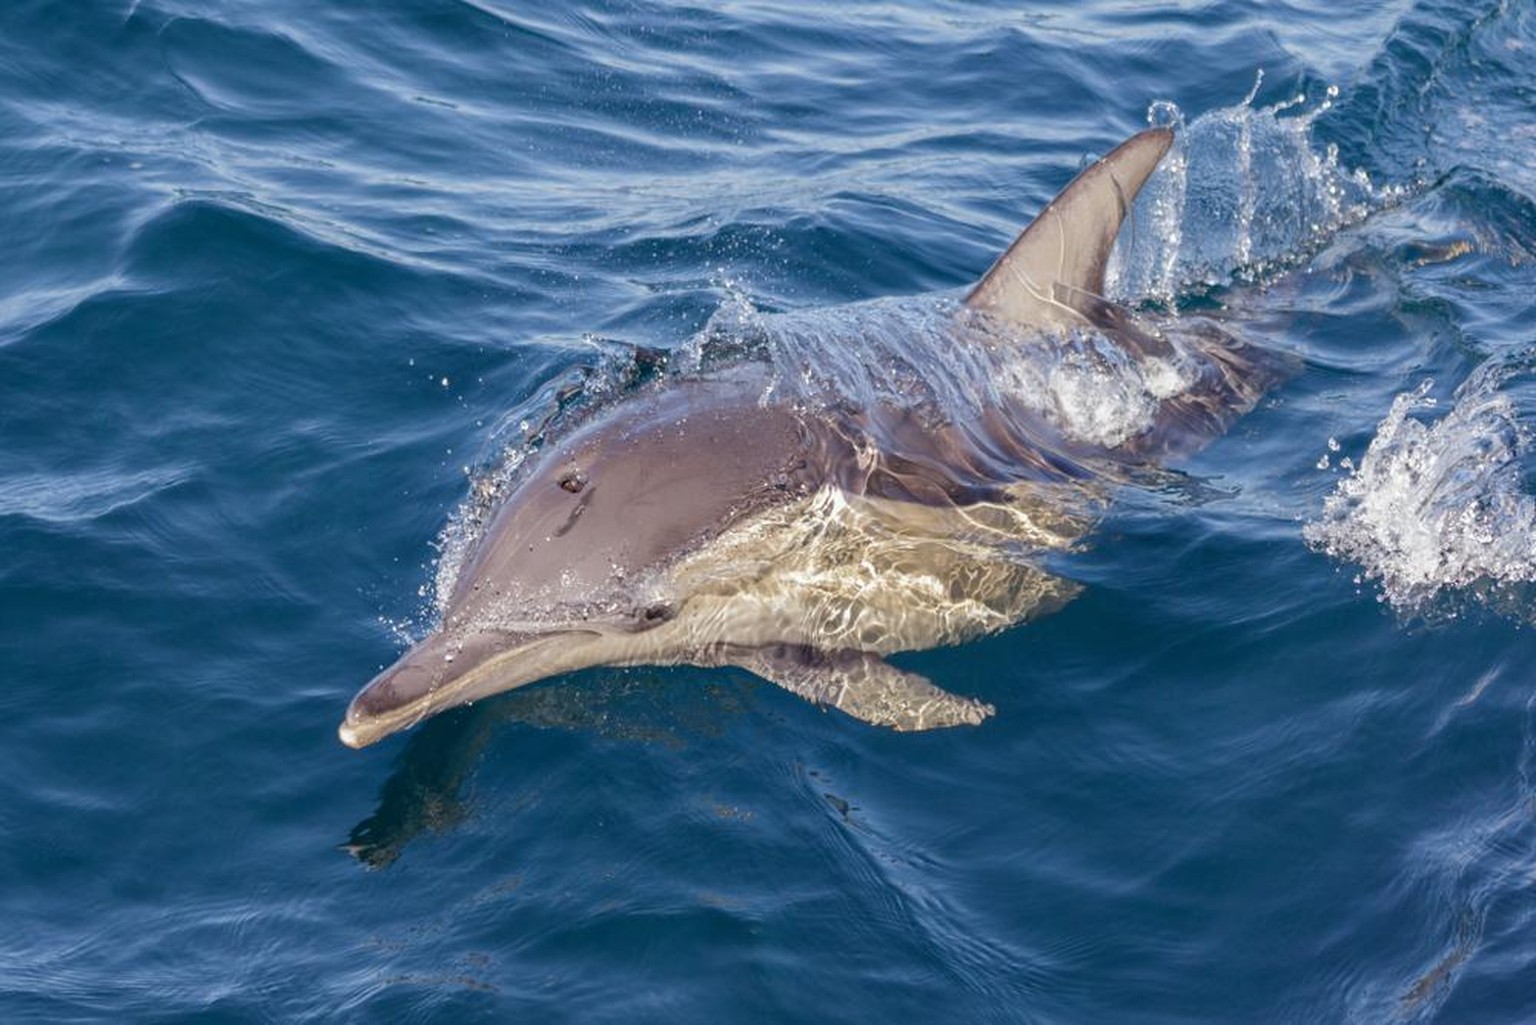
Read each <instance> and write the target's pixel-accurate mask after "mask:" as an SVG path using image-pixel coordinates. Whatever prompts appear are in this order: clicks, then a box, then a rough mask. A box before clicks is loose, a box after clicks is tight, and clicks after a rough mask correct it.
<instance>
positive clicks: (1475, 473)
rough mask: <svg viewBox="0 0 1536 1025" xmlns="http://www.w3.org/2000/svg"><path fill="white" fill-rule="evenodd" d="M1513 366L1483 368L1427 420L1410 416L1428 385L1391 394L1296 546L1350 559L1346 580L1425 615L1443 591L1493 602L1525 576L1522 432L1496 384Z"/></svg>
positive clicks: (1535, 534) (1535, 553)
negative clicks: (1352, 576) (1356, 457)
mask: <svg viewBox="0 0 1536 1025" xmlns="http://www.w3.org/2000/svg"><path fill="white" fill-rule="evenodd" d="M1528 370H1529V368H1526V371H1527V372H1528ZM1521 372H1522V371H1521V368H1519V367H1518V366H1516V365H1513V364H1510V363H1503V362H1498V363H1488V364H1484V366H1482V367H1481V368H1479V369H1478V371H1477V372H1476V373H1474V374H1473V375H1472V376H1471V377H1470V378H1468V379H1467V381H1466V382H1465V383H1464V384H1463V385H1462V386H1461V387H1460V388H1459V389H1457V391H1456V394H1455V396H1454V397H1453V401H1452V406H1451V409H1450V411H1449V412H1448V413H1446V414H1445V415H1444V416H1443V417H1441V418H1440V419H1439V420H1438V421H1434V422H1429V421H1426V420H1423V419H1420V417H1422V416H1424V415H1425V414H1427V413H1430V412H1432V411H1434V410H1435V409H1436V408H1437V402H1436V400H1435V399H1434V398H1433V397H1431V395H1430V388H1431V387H1432V382H1430V381H1425V382H1424V383H1423V384H1421V385H1420V386H1419V387H1418V388H1416V389H1414V390H1413V391H1411V392H1408V393H1405V394H1403V395H1399V396H1398V397H1397V399H1396V400H1395V401H1394V402H1393V403H1392V408H1391V410H1390V411H1389V412H1388V413H1387V416H1386V419H1384V420H1383V421H1382V422H1381V425H1380V427H1378V428H1377V431H1376V436H1375V437H1374V438H1373V439H1372V440H1371V443H1370V446H1369V448H1368V449H1367V450H1366V452H1365V455H1364V456H1363V457H1362V458H1361V459H1360V462H1359V465H1358V466H1357V467H1353V466H1351V465H1350V464H1349V462H1348V461H1347V460H1346V461H1344V462H1342V463H1341V464H1340V466H1341V468H1342V469H1344V470H1345V472H1346V474H1347V476H1344V477H1343V478H1342V479H1340V480H1339V482H1338V485H1337V487H1336V488H1335V489H1334V492H1333V494H1332V495H1330V496H1329V497H1328V498H1327V500H1326V501H1325V502H1324V503H1323V509H1322V513H1321V515H1320V516H1319V518H1318V519H1316V520H1315V521H1313V522H1311V523H1309V524H1307V525H1306V527H1305V528H1304V531H1303V532H1304V534H1305V536H1306V538H1307V541H1308V542H1309V543H1310V544H1311V545H1312V546H1313V547H1314V548H1316V549H1317V550H1319V551H1322V552H1326V553H1327V554H1329V555H1331V556H1333V557H1334V558H1336V559H1341V560H1344V561H1346V562H1353V563H1356V564H1358V565H1359V566H1360V567H1361V576H1360V577H1359V578H1358V579H1360V580H1361V581H1362V582H1363V581H1364V580H1372V581H1376V582H1379V584H1380V587H1381V599H1382V600H1383V601H1386V602H1388V603H1390V604H1391V605H1392V606H1393V607H1394V608H1396V609H1398V610H1399V611H1403V612H1410V613H1424V612H1428V611H1431V610H1432V607H1433V603H1434V602H1435V599H1436V598H1437V597H1438V596H1440V595H1441V594H1443V593H1445V592H1447V591H1449V590H1456V591H1469V592H1470V593H1474V594H1479V595H1480V596H1486V597H1488V598H1497V597H1498V594H1497V591H1498V590H1499V589H1501V588H1502V589H1505V590H1506V591H1507V589H1508V588H1510V587H1511V586H1513V585H1518V584H1525V583H1531V582H1536V498H1533V497H1532V496H1531V495H1530V494H1529V493H1528V492H1527V491H1526V489H1525V487H1524V481H1523V477H1524V465H1523V464H1524V462H1525V460H1526V458H1527V457H1528V455H1529V454H1530V450H1531V432H1530V431H1529V429H1528V428H1527V427H1526V426H1525V425H1524V424H1523V423H1522V422H1521V420H1520V417H1519V414H1518V412H1517V409H1516V407H1515V404H1514V402H1513V401H1512V400H1511V397H1510V395H1509V394H1508V393H1507V390H1506V386H1507V385H1508V384H1509V383H1510V382H1511V381H1512V380H1513V378H1514V377H1515V376H1516V375H1517V374H1518V373H1521ZM1320 465H1322V464H1321V463H1320ZM1490 584H1491V585H1493V589H1494V590H1493V592H1490V593H1488V594H1487V595H1483V593H1482V592H1480V591H1479V590H1478V589H1479V588H1480V587H1482V586H1484V585H1490Z"/></svg>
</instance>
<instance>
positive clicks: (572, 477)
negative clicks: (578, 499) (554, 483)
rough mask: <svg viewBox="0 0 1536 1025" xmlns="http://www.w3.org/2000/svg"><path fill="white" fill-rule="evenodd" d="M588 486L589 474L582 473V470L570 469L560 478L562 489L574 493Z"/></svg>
mask: <svg viewBox="0 0 1536 1025" xmlns="http://www.w3.org/2000/svg"><path fill="white" fill-rule="evenodd" d="M586 486H587V475H586V474H584V473H582V472H581V471H580V470H576V469H572V470H570V471H568V472H567V473H566V474H565V476H563V477H561V478H560V487H561V489H562V490H565V491H569V492H570V493H571V494H573V495H575V494H579V493H580V492H581V489H582V488H584V487H586Z"/></svg>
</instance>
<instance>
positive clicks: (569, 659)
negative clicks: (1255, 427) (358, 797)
mask: <svg viewBox="0 0 1536 1025" xmlns="http://www.w3.org/2000/svg"><path fill="white" fill-rule="evenodd" d="M1173 141H1174V136H1173V132H1172V130H1170V129H1168V128H1152V129H1148V130H1146V131H1142V132H1140V133H1139V134H1137V135H1134V136H1133V137H1131V138H1130V139H1128V140H1126V141H1125V142H1124V143H1122V144H1121V145H1120V146H1118V147H1117V148H1116V149H1114V150H1113V151H1112V152H1110V153H1109V154H1108V155H1107V156H1105V157H1104V158H1103V159H1101V160H1099V161H1097V162H1096V163H1094V164H1092V165H1090V166H1089V167H1087V168H1086V169H1085V170H1083V171H1082V172H1081V173H1080V174H1079V175H1077V177H1076V178H1075V179H1074V180H1073V181H1072V182H1071V183H1070V184H1069V185H1068V186H1067V187H1066V188H1065V190H1064V191H1062V192H1061V194H1060V195H1058V196H1057V197H1056V199H1055V200H1053V201H1052V202H1051V203H1050V204H1049V205H1048V206H1046V207H1045V209H1044V210H1043V211H1041V213H1040V214H1039V215H1038V216H1037V217H1036V218H1035V219H1034V221H1033V222H1032V223H1031V224H1030V225H1029V226H1028V227H1027V228H1025V229H1024V231H1023V232H1022V234H1020V235H1019V236H1018V238H1017V239H1016V240H1015V241H1014V242H1013V244H1012V245H1011V246H1009V248H1008V249H1007V250H1006V251H1005V252H1004V253H1003V254H1002V255H1001V256H1000V257H999V258H998V259H997V261H996V262H995V263H994V264H993V266H992V267H991V269H990V270H988V271H987V273H986V274H985V275H984V276H983V277H982V279H981V280H980V282H978V283H977V284H976V285H975V287H974V288H972V289H971V290H970V291H969V292H968V293H967V294H966V295H965V296H964V298H963V300H961V301H959V302H953V301H951V302H949V303H948V304H947V305H946V304H944V303H940V304H939V305H938V306H937V307H936V309H937V310H938V312H937V313H931V314H930V318H932V317H937V318H938V321H939V322H940V327H941V329H942V341H943V343H944V344H945V345H948V346H951V347H952V348H951V352H952V355H953V359H946V360H945V363H946V364H952V367H951V369H952V374H951V376H952V377H953V380H952V381H951V382H950V383H951V384H952V385H953V386H954V387H953V391H954V392H955V394H956V395H958V396H961V397H960V398H957V399H955V400H954V402H953V403H951V408H943V406H944V403H943V402H936V401H935V400H934V396H933V395H932V394H930V395H929V396H928V397H927V399H923V398H922V397H921V396H920V397H919V398H916V399H913V400H911V401H904V400H903V399H902V397H901V396H900V395H899V394H895V395H893V394H884V393H879V392H877V391H868V392H867V393H865V394H858V395H852V396H849V395H839V394H830V395H828V394H822V393H818V392H816V391H815V390H814V389H811V390H807V389H803V388H802V389H799V390H796V389H795V388H792V387H789V386H787V385H786V383H785V382H786V380H787V379H789V378H792V377H793V376H794V375H793V374H791V373H787V372H786V370H785V368H784V367H782V366H777V365H775V363H774V361H773V360H771V359H770V360H762V359H755V358H739V359H736V360H735V361H734V362H729V363H726V364H725V365H722V366H714V367H705V368H701V369H698V370H695V371H692V372H687V373H675V374H668V375H663V376H661V377H660V378H659V379H656V380H653V381H651V382H649V383H648V384H644V385H641V386H639V387H638V388H636V389H634V390H633V391H632V392H631V393H630V394H629V395H628V396H626V397H624V398H622V399H621V400H619V401H617V402H614V403H612V404H610V405H607V406H606V407H604V408H600V409H598V410H596V411H595V412H593V413H592V414H591V415H590V416H589V417H588V418H587V419H586V420H585V422H582V423H579V424H578V425H577V426H576V427H575V428H574V429H573V430H571V431H570V432H569V433H568V434H566V435H565V436H564V437H561V438H559V439H558V440H551V441H548V442H547V443H545V444H544V445H543V446H542V447H541V448H539V449H538V450H537V451H536V452H534V453H533V454H532V455H531V456H530V457H529V458H528V459H527V461H526V462H525V463H524V464H523V465H522V466H521V467H519V470H518V476H517V477H516V479H515V480H514V481H513V483H512V484H511V485H510V487H509V489H508V491H507V494H506V495H505V497H504V499H503V500H502V501H501V502H500V505H499V506H498V507H497V508H496V509H495V511H494V514H493V515H492V516H491V517H490V519H489V523H488V526H486V528H485V529H484V532H483V533H482V534H481V536H480V539H479V540H478V542H477V545H476V547H475V549H474V550H473V552H472V554H471V555H470V556H469V557H468V559H467V560H466V561H465V562H464V564H463V565H462V567H461V568H460V570H459V573H458V576H457V578H456V581H455V583H454V585H453V587H452V590H451V593H450V594H449V596H448V598H447V601H446V603H445V607H444V610H443V614H442V621H441V625H440V626H439V627H438V628H437V629H436V630H435V631H433V632H432V633H431V634H430V635H429V636H427V637H426V638H425V639H424V640H422V641H421V642H420V643H419V644H417V645H416V646H415V647H413V648H411V649H410V650H409V651H407V652H406V653H405V654H404V656H403V657H401V658H400V659H399V661H397V662H396V663H395V664H394V665H392V666H390V667H389V668H388V669H385V670H384V671H383V672H382V673H380V674H379V675H378V676H376V677H375V678H374V679H373V680H372V681H371V682H369V683H368V684H367V685H366V686H365V687H364V688H363V689H362V690H361V691H360V692H359V693H358V694H357V696H356V697H355V698H354V699H353V700H352V702H351V705H350V706H349V707H348V709H347V712H346V718H345V720H344V721H343V722H342V724H341V727H340V730H339V732H340V737H341V740H342V742H343V743H345V744H347V745H349V746H351V747H363V746H366V745H368V744H372V743H374V742H375V741H377V740H379V739H381V738H383V737H385V736H388V735H390V734H392V733H395V732H397V731H400V730H404V729H407V728H409V727H411V726H413V725H415V724H416V723H419V722H420V721H421V720H423V719H425V718H427V717H428V716H431V715H434V714H436V713H438V712H440V711H443V710H445V709H448V708H452V707H454V706H457V705H463V704H466V703H469V702H473V701H476V700H479V699H481V698H485V697H489V696H491V695H494V694H498V693H501V692H503V691H508V690H511V689H513V688H516V687H522V686H525V685H527V684H530V683H534V682H535V681H539V680H544V679H547V678H550V677H554V676H559V675H561V674H565V673H570V672H574V671H577V670H580V669H585V668H589V667H594V666H636V665H693V666H704V667H713V666H736V667H739V668H743V669H746V670H748V671H749V672H752V673H754V674H756V675H758V676H760V677H762V678H763V679H766V680H768V681H771V682H772V683H775V684H777V685H779V686H781V687H783V688H785V689H787V690H789V691H791V692H793V693H795V694H798V695H800V696H801V697H804V698H806V699H808V700H810V701H812V702H815V703H817V704H819V705H823V706H831V707H834V708H837V709H839V710H841V711H842V712H844V713H846V714H848V715H850V716H852V717H854V718H856V719H860V720H863V721H864V722H867V723H871V724H874V725H877V726H882V727H888V728H892V729H896V730H927V729H934V728H941V727H953V726H960V725H969V724H977V723H980V722H982V721H983V720H984V719H986V718H987V717H988V716H990V715H992V714H993V713H994V709H993V707H992V706H991V705H989V704H986V703H984V702H982V701H979V700H976V699H974V698H970V697H964V696H960V695H955V694H951V693H949V692H947V691H944V690H942V689H940V688H939V687H938V686H936V685H935V684H934V683H933V682H931V681H930V680H928V679H926V678H924V677H922V676H920V675H918V674H916V673H913V672H910V671H908V670H905V669H901V668H898V667H896V666H894V665H892V664H891V663H889V662H888V661H886V656H888V655H891V654H893V653H897V652H902V651H910V650H922V649H928V648H934V647H939V646H944V645H953V644H959V643H962V642H965V641H968V640H971V639H973V638H976V637H979V636H982V635H985V634H989V633H993V632H996V631H999V630H1002V629H1004V628H1007V627H1010V626H1013V625H1015V624H1017V623H1021V622H1024V621H1026V620H1028V619H1030V618H1032V617H1034V616H1037V615H1039V614H1042V613H1045V612H1049V611H1051V610H1053V609H1055V608H1058V607H1060V606H1061V605H1062V604H1064V603H1065V602H1066V601H1068V600H1069V599H1070V598H1071V597H1072V596H1073V595H1074V594H1075V593H1076V592H1077V590H1078V586H1077V585H1076V584H1073V583H1071V582H1070V581H1067V580H1064V579H1061V578H1059V577H1057V576H1054V575H1052V574H1050V573H1048V572H1046V571H1045V570H1044V569H1043V568H1041V566H1040V562H1041V556H1042V555H1043V554H1046V553H1049V552H1052V551H1061V550H1065V549H1069V548H1071V547H1072V546H1073V545H1074V544H1075V543H1076V542H1077V541H1078V540H1079V539H1080V538H1082V537H1083V536H1084V535H1085V534H1086V533H1087V532H1088V530H1089V529H1090V528H1091V525H1092V523H1093V520H1094V516H1093V508H1094V507H1095V504H1096V501H1097V497H1096V496H1097V494H1098V493H1099V491H1100V489H1101V488H1102V486H1103V482H1105V481H1109V482H1113V481H1114V480H1116V479H1126V478H1129V477H1133V476H1134V474H1135V472H1136V468H1137V467H1140V466H1143V465H1155V462H1156V461H1157V460H1160V459H1164V458H1166V457H1168V456H1169V455H1171V454H1176V453H1179V452H1182V451H1187V450H1189V449H1190V448H1192V447H1193V445H1196V444H1199V443H1201V442H1203V441H1204V440H1206V439H1208V438H1210V437H1213V436H1215V434H1216V433H1218V432H1219V431H1220V430H1222V429H1224V427H1225V426H1226V424H1228V423H1229V422H1230V421H1231V420H1232V419H1233V418H1234V417H1236V416H1237V415H1240V414H1241V413H1243V412H1246V411H1247V410H1248V409H1249V408H1251V407H1252V405H1253V404H1254V403H1255V402H1256V401H1257V399H1258V396H1259V395H1260V394H1262V392H1263V390H1264V389H1265V388H1266V387H1268V385H1269V384H1270V383H1272V379H1273V374H1271V373H1270V372H1269V371H1268V370H1267V369H1266V364H1265V362H1264V360H1263V359H1262V357H1261V356H1260V355H1258V354H1256V353H1255V352H1254V351H1253V350H1252V349H1251V348H1250V347H1249V346H1247V345H1246V343H1242V342H1240V341H1238V340H1236V339H1234V338H1232V337H1231V336H1229V335H1227V334H1226V333H1225V332H1223V331H1222V330H1220V329H1219V328H1217V327H1215V326H1212V325H1210V324H1208V323H1193V322H1191V321H1190V319H1189V318H1184V319H1180V318H1171V319H1170V320H1168V322H1167V323H1164V324H1161V325H1159V324H1156V323H1150V322H1148V321H1147V319H1146V317H1144V316H1140V315H1132V314H1131V313H1129V312H1128V311H1126V310H1124V309H1122V308H1120V307H1118V306H1116V305H1114V304H1112V303H1110V302H1109V301H1107V300H1106V299H1105V298H1103V294H1104V291H1105V288H1104V276H1105V264H1106V261H1107V259H1108V257H1109V254H1110V251H1111V248H1112V247H1113V245H1114V242H1115V239H1116V236H1117V234H1118V232H1119V230H1120V227H1121V223H1122V221H1123V219H1124V218H1125V216H1126V214H1127V212H1128V210H1129V208H1130V205H1131V204H1132V202H1133V201H1134V200H1135V198H1136V196H1137V194H1138V192H1139V191H1140V190H1141V188H1142V185H1143V184H1144V183H1145V182H1146V180H1147V179H1148V177H1149V176H1150V175H1151V174H1152V172H1153V171H1154V170H1155V169H1156V168H1157V166H1158V164H1159V162H1160V161H1161V160H1162V158H1163V156H1164V154H1165V153H1166V152H1167V151H1168V149H1169V147H1170V145H1171V144H1172V143H1173ZM839 309H842V308H839ZM898 312H899V311H898ZM851 319H853V320H855V321H856V320H857V316H853V317H852V318H851ZM1174 321H1177V323H1174ZM893 358H896V359H899V358H900V356H899V354H898V355H897V356H895V357H893ZM1041 367H1044V368H1045V370H1044V371H1041V370H1040V368H1041ZM1069 370H1070V371H1072V372H1074V373H1077V374H1078V375H1079V378H1080V379H1081V380H1083V381H1087V382H1089V383H1090V384H1091V383H1092V382H1095V381H1097V382H1106V381H1107V382H1111V383H1114V382H1120V383H1121V384H1123V383H1124V381H1126V380H1132V381H1133V382H1139V384H1136V387H1135V388H1133V389H1132V392H1134V397H1135V398H1136V399H1137V401H1140V402H1142V403H1143V404H1144V405H1145V406H1146V410H1145V412H1146V415H1145V417H1143V418H1142V420H1141V421H1137V422H1134V423H1132V424H1131V425H1130V426H1129V427H1125V426H1124V425H1122V426H1121V428H1120V429H1118V431H1117V430H1107V431H1106V430H1105V429H1103V425H1101V424H1097V423H1096V422H1095V421H1094V418H1093V417H1092V416H1089V417H1087V418H1086V420H1085V419H1084V418H1083V417H1077V419H1074V418H1073V416H1072V415H1069V414H1070V412H1071V411H1070V410H1069V409H1068V408H1067V405H1068V404H1065V403H1057V406H1056V407H1052V406H1051V405H1050V403H1043V402H1042V401H1040V395H1039V392H1040V391H1041V385H1040V382H1041V381H1042V380H1044V378H1042V377H1041V376H1040V374H1041V373H1045V374H1046V375H1047V376H1049V375H1050V374H1056V373H1058V372H1060V373H1066V372H1067V371H1069ZM1030 374H1034V375H1035V376H1033V377H1031V376H1029V375H1030ZM1052 380H1054V378H1052ZM915 387H918V389H919V390H921V385H920V384H919V385H918V386H915ZM956 407H958V408H956ZM1064 410H1066V412H1064Z"/></svg>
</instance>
